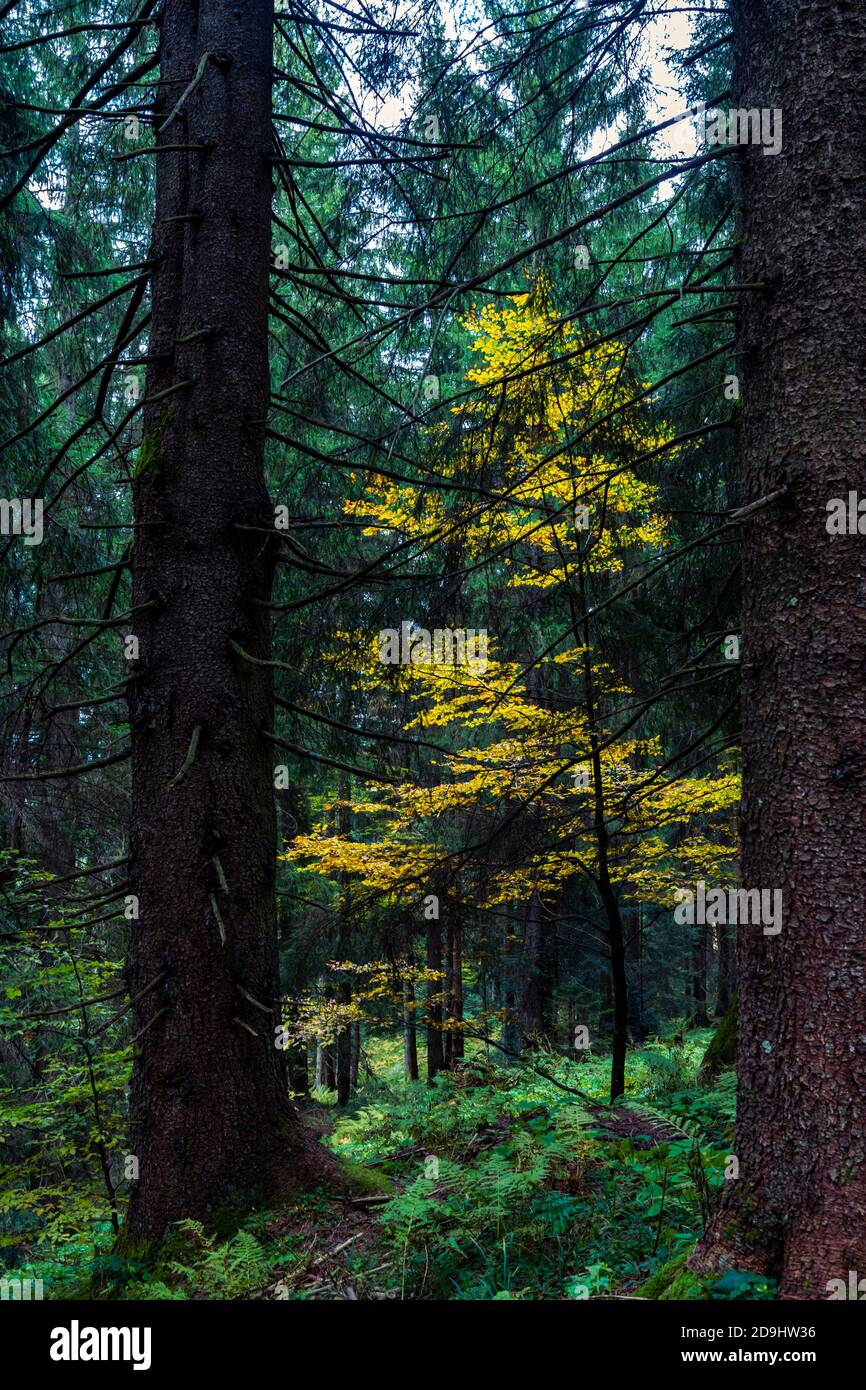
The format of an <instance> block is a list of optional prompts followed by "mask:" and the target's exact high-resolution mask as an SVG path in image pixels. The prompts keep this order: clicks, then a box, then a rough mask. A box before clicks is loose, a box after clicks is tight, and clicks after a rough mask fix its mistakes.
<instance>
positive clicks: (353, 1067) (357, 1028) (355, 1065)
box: [349, 1018, 361, 1095]
mask: <svg viewBox="0 0 866 1390" xmlns="http://www.w3.org/2000/svg"><path fill="white" fill-rule="evenodd" d="M351 1034H352V1057H351V1061H350V1063H349V1088H350V1092H351V1094H352V1095H354V1094H355V1092H356V1091H357V1089H358V1073H359V1071H360V1068H361V1020H360V1019H359V1018H356V1019H355V1021H354V1023H353V1024H352V1027H351Z"/></svg>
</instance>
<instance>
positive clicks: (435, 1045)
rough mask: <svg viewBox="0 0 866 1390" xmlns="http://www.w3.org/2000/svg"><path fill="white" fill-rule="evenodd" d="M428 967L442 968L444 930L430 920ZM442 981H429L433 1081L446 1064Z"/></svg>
mask: <svg viewBox="0 0 866 1390" xmlns="http://www.w3.org/2000/svg"><path fill="white" fill-rule="evenodd" d="M427 969H428V970H435V971H436V972H437V973H438V972H440V971H441V970H442V932H441V930H440V926H439V923H438V922H436V921H432V920H431V921H429V922H428V923H427ZM441 996H442V981H441V980H440V979H430V980H428V981H427V1019H426V1023H427V1080H428V1082H429V1081H432V1080H433V1078H434V1076H438V1074H439V1072H440V1071H442V1069H443V1068H444V1066H445V1052H444V1049H443V1046H442V998H441Z"/></svg>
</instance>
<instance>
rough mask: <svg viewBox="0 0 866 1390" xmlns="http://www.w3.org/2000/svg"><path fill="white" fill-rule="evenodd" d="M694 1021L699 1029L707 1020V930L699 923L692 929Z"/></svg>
mask: <svg viewBox="0 0 866 1390" xmlns="http://www.w3.org/2000/svg"><path fill="white" fill-rule="evenodd" d="M692 931H693V932H694V937H693V938H692V1021H693V1022H694V1023H695V1024H697V1026H698V1027H699V1028H703V1027H705V1026H706V1024H707V1022H708V1019H707V928H706V926H704V925H703V924H701V923H698V924H697V925H696V926H694V927H693V928H692Z"/></svg>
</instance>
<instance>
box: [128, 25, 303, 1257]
mask: <svg viewBox="0 0 866 1390" xmlns="http://www.w3.org/2000/svg"><path fill="white" fill-rule="evenodd" d="M272 30H273V6H272V0H248V3H246V4H244V5H238V4H236V3H234V0H200V3H198V4H195V5H190V4H188V3H186V0H166V4H165V7H164V9H163V12H162V21H161V53H162V74H161V75H162V78H163V85H161V86H160V87H159V89H158V90H159V92H160V96H159V100H158V103H157V113H156V124H157V127H159V126H162V127H163V129H162V130H161V131H160V133H159V134H158V136H157V142H158V143H159V144H194V145H202V146H206V148H204V149H196V150H190V151H184V152H172V153H167V154H164V155H160V156H156V157H155V162H156V178H157V202H156V221H155V227H154V241H153V252H154V257H155V259H156V260H157V265H156V268H155V270H154V276H153V331H152V343H151V353H152V354H159V357H158V360H156V361H154V362H153V363H152V364H151V366H150V368H149V371H148V381H147V398H148V400H149V402H150V403H149V404H148V405H147V406H146V408H145V412H144V426H145V433H144V438H143V442H142V447H141V450H140V452H139V456H138V465H137V469H136V481H135V486H134V500H135V514H136V521H137V523H138V524H139V529H137V530H136V533H135V534H136V543H135V548H134V560H133V586H134V603H135V604H136V605H143V604H148V605H150V607H149V608H148V610H147V611H146V612H145V613H142V614H141V615H140V617H139V618H138V621H137V625H136V633H137V635H138V636H139V639H140V644H141V645H140V663H139V665H138V666H137V668H136V671H135V680H134V684H133V685H132V688H131V693H130V718H131V724H132V739H133V773H132V776H133V808H132V824H131V855H132V865H131V870H132V883H133V890H134V892H135V893H136V894H137V895H138V896H139V900H140V914H141V916H140V920H139V922H138V924H137V925H136V926H135V927H134V928H133V940H132V947H131V951H130V960H129V983H130V989H131V994H132V996H133V999H134V1001H135V1002H134V1008H133V1017H134V1025H133V1032H134V1036H135V1039H136V1043H135V1061H134V1069H133V1079H132V1093H131V1125H132V1136H133V1137H132V1147H133V1151H134V1152H135V1153H136V1154H137V1155H138V1157H139V1160H140V1177H139V1179H138V1182H137V1183H136V1185H135V1188H134V1191H133V1196H132V1202H131V1206H130V1211H129V1217H128V1230H129V1233H130V1235H131V1236H132V1237H133V1238H142V1239H145V1240H157V1241H158V1240H159V1239H160V1238H161V1237H162V1236H163V1234H164V1232H165V1229H166V1226H167V1224H168V1223H169V1222H172V1221H174V1220H176V1219H177V1218H179V1217H197V1218H204V1217H206V1216H207V1215H208V1213H209V1212H211V1211H212V1210H213V1208H214V1207H215V1206H217V1205H218V1204H220V1203H221V1202H222V1201H223V1200H224V1199H225V1198H227V1197H228V1196H230V1195H231V1194H232V1193H234V1192H236V1191H241V1190H244V1191H249V1189H250V1188H257V1189H258V1190H259V1191H265V1192H266V1191H271V1190H273V1191H280V1190H285V1189H286V1188H291V1187H293V1186H296V1185H298V1184H300V1183H304V1182H306V1181H308V1180H309V1179H310V1178H311V1177H317V1176H319V1175H320V1174H321V1173H322V1172H323V1171H324V1169H325V1164H326V1162H327V1160H326V1159H325V1156H324V1151H322V1150H320V1149H319V1148H318V1146H313V1145H311V1144H310V1142H309V1141H308V1140H307V1139H306V1138H305V1136H304V1133H303V1131H302V1130H301V1128H300V1125H299V1122H298V1120H297V1118H296V1114H295V1111H294V1110H293V1108H292V1107H291V1105H290V1103H289V1100H288V1097H287V1082H288V1078H287V1073H286V1061H285V1055H284V1054H283V1053H282V1052H281V1051H280V1050H278V1049H277V1048H276V1047H275V1046H274V1024H275V1023H276V1022H277V1020H278V1014H277V1012H276V999H277V997H278V994H279V980H278V968H277V949H276V935H275V920H274V871H275V844H276V821H275V808H274V794H273V767H272V756H271V754H270V753H269V751H268V746H267V744H266V743H265V742H264V740H263V739H262V738H261V734H260V731H261V729H262V727H263V726H264V727H268V728H272V727H273V724H272V716H273V692H272V686H271V679H270V674H269V672H268V670H267V669H266V668H265V667H258V666H251V665H248V664H247V665H244V664H243V663H242V662H240V661H239V660H238V659H237V657H236V655H235V654H234V652H233V650H232V647H231V643H232V642H236V643H239V644H240V646H242V647H243V648H245V649H246V650H247V651H248V652H250V653H251V654H252V655H253V656H255V657H259V658H263V659H268V658H270V655H271V641H270V623H269V617H268V612H267V609H266V608H265V607H264V606H263V602H265V601H267V600H268V599H269V597H270V590H271V578H272V565H273V559H272V550H271V547H270V546H269V545H268V544H266V543H265V544H263V542H262V537H261V536H260V535H256V534H255V533H253V532H250V531H243V530H238V529H236V528H237V525H238V523H246V524H253V525H259V526H262V525H265V526H267V525H270V524H271V523H272V520H273V513H272V508H271V504H270V500H269V498H268V494H267V490H266V487H265V481H264V466H263V461H264V433H265V416H266V413H267V407H268V390H269V375H268V357H267V308H268V304H267V297H268V270H269V256H270V215H271V167H270V163H269V159H268V147H269V143H270V116H271V69H272ZM206 54H209V55H211V58H210V60H209V61H207V62H206V64H205V66H204V69H203V75H202V78H201V80H200V82H199V83H198V85H197V86H196V88H195V90H194V91H192V92H191V93H190V94H189V95H188V97H187V98H186V100H185V101H184V103H183V104H182V106H181V107H180V108H179V110H178V112H177V114H176V116H174V117H173V118H172V120H171V123H170V125H169V126H168V129H167V130H166V129H165V124H164V123H165V122H166V121H167V119H168V116H169V114H170V112H171V111H172V109H173V103H174V102H176V101H177V99H178V96H179V94H180V93H181V92H183V91H184V89H185V87H186V86H187V84H188V83H189V82H190V81H191V79H192V77H193V75H194V74H195V73H196V70H197V68H198V66H199V63H200V62H201V61H202V59H203V58H204V56H205V55H206ZM177 219H186V220H177ZM192 335H198V336H192ZM184 340H186V341H184ZM157 981H159V983H156V982H157ZM145 990H147V993H146V994H144V993H143V991H145ZM253 1001H255V1002H253Z"/></svg>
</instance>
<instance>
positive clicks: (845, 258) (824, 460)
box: [693, 0, 866, 1299]
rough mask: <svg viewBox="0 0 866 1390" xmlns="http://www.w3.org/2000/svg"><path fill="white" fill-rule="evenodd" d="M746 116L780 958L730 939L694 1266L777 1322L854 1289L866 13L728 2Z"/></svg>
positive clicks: (751, 362) (755, 801) (753, 769)
mask: <svg viewBox="0 0 866 1390" xmlns="http://www.w3.org/2000/svg"><path fill="white" fill-rule="evenodd" d="M733 17H734V27H735V32H736V50H735V51H736V67H735V87H734V90H735V92H736V93H737V96H736V104H737V105H738V106H740V107H758V108H761V107H764V108H767V107H769V108H774V107H781V108H782V109H783V111H784V144H783V150H782V153H781V154H780V155H778V156H769V157H768V156H764V155H762V154H761V151H760V150H759V149H757V148H754V147H753V148H750V149H748V150H744V151H743V152H742V155H741V170H742V195H743V209H744V210H743V240H742V250H741V263H740V267H739V269H738V271H737V279H738V280H741V281H750V282H753V283H754V282H761V283H767V282H769V285H770V289H769V292H767V293H766V294H763V295H760V296H758V295H756V294H749V295H744V296H743V300H742V302H743V309H742V318H741V321H740V329H739V333H740V341H739V348H740V352H741V354H742V356H741V358H740V361H741V364H742V366H741V370H742V374H743V377H742V379H743V385H744V396H745V408H744V412H743V431H742V450H743V502H750V501H755V500H757V499H758V498H761V497H764V496H766V495H767V494H769V493H772V492H774V491H775V490H776V489H779V488H784V489H785V495H784V497H783V499H782V500H781V501H780V502H779V503H778V504H776V505H773V506H772V507H767V508H766V509H764V510H762V511H761V512H759V513H758V514H757V515H756V516H755V518H754V519H753V520H752V521H750V522H749V523H748V524H747V525H746V526H745V527H744V551H743V591H744V614H743V637H744V644H743V652H744V657H745V661H744V665H743V758H744V762H743V771H744V790H743V804H742V840H743V871H742V873H743V883H744V885H745V886H746V887H750V888H751V887H756V888H757V887H760V888H766V889H780V890H782V893H783V905H784V907H783V921H782V928H781V931H780V932H779V933H778V935H765V934H764V933H763V931H762V930H761V928H760V927H754V926H741V927H740V929H739V1027H738V1033H739V1037H738V1047H737V1069H738V1073H739V1104H738V1116H737V1129H736V1143H735V1152H736V1154H737V1157H738V1159H739V1165H740V1178H739V1180H738V1181H736V1182H729V1183H726V1184H725V1188H724V1195H723V1198H722V1202H721V1205H720V1208H719V1211H718V1214H717V1215H716V1217H715V1219H714V1221H713V1222H712V1224H711V1226H710V1229H709V1231H708V1232H707V1235H706V1237H705V1239H704V1241H703V1243H702V1245H701V1246H700V1247H699V1249H698V1251H697V1252H696V1254H695V1256H694V1257H693V1264H694V1265H695V1267H697V1268H719V1267H721V1266H722V1265H723V1264H725V1263H728V1264H730V1263H736V1264H738V1265H739V1266H741V1267H745V1268H749V1269H754V1270H760V1271H765V1272H769V1273H770V1274H772V1275H776V1276H778V1278H779V1280H780V1285H779V1288H780V1294H781V1297H783V1298H789V1299H821V1298H826V1297H827V1292H828V1290H827V1283H828V1281H829V1280H830V1279H835V1278H841V1279H843V1280H847V1277H848V1273H849V1271H851V1270H856V1271H858V1272H859V1273H860V1275H862V1274H863V1272H864V1270H866V1115H864V1104H863V1094H864V1080H866V1028H864V1022H863V981H864V979H866V930H864V911H866V901H864V899H866V794H864V776H866V758H864V729H866V678H864V670H866V626H864V624H863V601H864V594H866V551H864V545H866V541H864V538H863V536H858V535H840V536H833V535H829V534H828V533H827V530H826V522H827V504H828V502H829V501H830V500H831V499H832V498H843V499H846V500H847V497H848V492H849V489H850V490H855V489H857V488H859V489H860V490H861V494H862V490H863V478H864V458H866V443H864V436H863V421H862V416H863V399H864V390H866V359H864V353H863V348H862V338H863V307H864V303H866V200H864V197H863V189H864V187H866V142H864V140H863V126H862V120H863V116H862V113H863V110H864V105H866V11H864V9H863V7H862V6H859V5H845V6H842V5H837V4H831V3H828V2H827V0H818V2H817V3H810V4H806V3H802V0H765V3H763V4H761V5H755V4H753V3H751V2H750V3H745V0H734V4H733Z"/></svg>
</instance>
